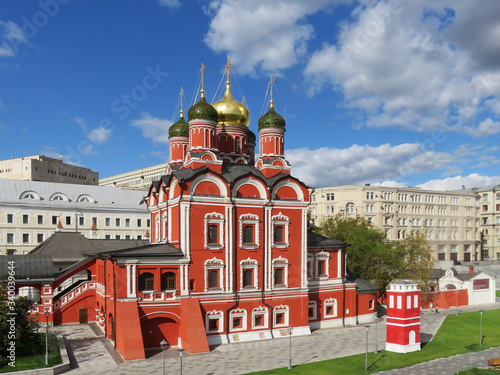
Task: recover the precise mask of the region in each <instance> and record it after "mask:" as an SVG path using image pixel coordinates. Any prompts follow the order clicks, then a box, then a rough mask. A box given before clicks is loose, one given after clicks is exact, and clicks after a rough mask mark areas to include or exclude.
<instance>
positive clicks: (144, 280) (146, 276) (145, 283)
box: [138, 272, 155, 292]
mask: <svg viewBox="0 0 500 375" xmlns="http://www.w3.org/2000/svg"><path fill="white" fill-rule="evenodd" d="M154 289H155V277H154V275H153V274H152V273H151V272H144V273H141V274H140V275H139V289H138V290H139V292H143V291H146V290H154Z"/></svg>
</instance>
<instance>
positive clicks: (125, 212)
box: [0, 179, 150, 254]
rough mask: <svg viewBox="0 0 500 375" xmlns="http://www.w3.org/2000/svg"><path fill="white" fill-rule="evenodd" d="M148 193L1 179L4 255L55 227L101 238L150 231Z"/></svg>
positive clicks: (135, 236) (0, 221)
mask: <svg viewBox="0 0 500 375" xmlns="http://www.w3.org/2000/svg"><path fill="white" fill-rule="evenodd" d="M146 194H147V192H144V191H141V190H130V189H118V188H111V187H100V186H89V185H76V184H59V183H51V182H38V181H20V180H3V179H0V254H26V253H27V252H29V251H30V250H32V249H33V248H34V247H36V246H37V245H38V244H39V243H41V242H43V241H44V240H46V239H47V238H49V237H50V236H51V235H52V234H53V233H54V231H55V230H65V231H75V232H81V233H82V234H84V235H85V236H86V237H88V238H95V239H142V238H144V237H145V236H146V235H147V236H149V231H148V229H149V226H150V223H149V222H150V219H149V212H148V210H147V207H146V204H145V203H144V196H145V195H146Z"/></svg>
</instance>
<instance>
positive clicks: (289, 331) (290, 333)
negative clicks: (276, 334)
mask: <svg viewBox="0 0 500 375" xmlns="http://www.w3.org/2000/svg"><path fill="white" fill-rule="evenodd" d="M292 331H293V328H292V326H290V327H288V335H289V336H290V353H289V357H288V358H289V360H288V369H289V370H291V369H292Z"/></svg>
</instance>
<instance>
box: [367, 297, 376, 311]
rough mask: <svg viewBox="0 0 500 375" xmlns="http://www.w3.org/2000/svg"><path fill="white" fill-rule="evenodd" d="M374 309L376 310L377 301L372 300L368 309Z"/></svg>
mask: <svg viewBox="0 0 500 375" xmlns="http://www.w3.org/2000/svg"><path fill="white" fill-rule="evenodd" d="M374 308H375V301H374V300H372V299H371V300H369V301H368V309H369V310H373V309H374Z"/></svg>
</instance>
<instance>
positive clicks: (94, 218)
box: [92, 217, 97, 226]
mask: <svg viewBox="0 0 500 375" xmlns="http://www.w3.org/2000/svg"><path fill="white" fill-rule="evenodd" d="M92 224H94V225H95V226H97V218H96V217H93V218H92Z"/></svg>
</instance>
